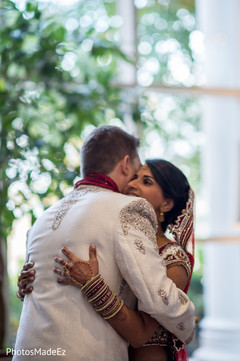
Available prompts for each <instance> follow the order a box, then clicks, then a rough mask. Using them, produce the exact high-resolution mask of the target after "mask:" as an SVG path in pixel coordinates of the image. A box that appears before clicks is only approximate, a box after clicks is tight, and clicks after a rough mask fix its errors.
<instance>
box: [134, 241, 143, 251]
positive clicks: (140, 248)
mask: <svg viewBox="0 0 240 361" xmlns="http://www.w3.org/2000/svg"><path fill="white" fill-rule="evenodd" d="M134 244H135V245H136V247H137V250H138V251H139V252H141V253H142V254H145V253H146V250H145V247H144V245H143V242H142V241H138V240H137V239H136V240H135V241H134Z"/></svg>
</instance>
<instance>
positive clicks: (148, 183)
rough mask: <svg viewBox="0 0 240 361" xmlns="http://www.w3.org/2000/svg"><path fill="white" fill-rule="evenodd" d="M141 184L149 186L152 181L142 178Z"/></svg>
mask: <svg viewBox="0 0 240 361" xmlns="http://www.w3.org/2000/svg"><path fill="white" fill-rule="evenodd" d="M143 184H145V185H147V186H150V185H152V184H153V183H152V181H151V180H150V179H144V180H143Z"/></svg>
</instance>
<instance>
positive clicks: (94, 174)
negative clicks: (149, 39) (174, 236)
mask: <svg viewBox="0 0 240 361" xmlns="http://www.w3.org/2000/svg"><path fill="white" fill-rule="evenodd" d="M138 143H139V142H138V140H137V139H136V138H135V137H133V136H131V135H129V134H128V133H126V132H124V131H123V130H121V129H120V128H117V127H112V126H102V127H99V128H96V129H95V130H94V131H93V132H92V133H91V134H90V136H89V137H88V138H87V139H86V141H85V143H84V145H83V147H82V154H81V170H82V175H83V177H84V179H83V180H82V181H80V184H79V185H78V184H77V186H76V188H75V189H74V190H73V191H72V192H71V193H70V194H69V195H68V196H66V197H65V198H63V199H62V200H60V201H59V202H57V203H56V204H55V205H53V206H52V207H50V208H49V209H48V210H46V211H45V212H44V213H43V215H42V216H41V217H40V218H39V219H38V220H37V221H36V222H35V224H34V225H33V227H32V228H31V230H30V231H29V234H28V242H27V258H28V260H29V261H34V263H35V266H34V267H35V270H36V273H37V277H36V281H35V282H34V291H33V292H32V293H31V294H29V295H27V296H26V297H25V300H24V304H23V310H22V315H21V320H20V325H19V330H18V334H17V339H16V346H15V350H14V354H15V355H14V357H13V360H14V361H19V360H24V361H25V360H26V359H27V357H26V356H27V355H31V360H39V361H40V360H41V361H44V360H54V359H57V360H58V358H59V359H61V360H67V361H70V360H71V361H94V360H98V361H127V360H128V353H127V347H128V345H127V343H126V341H124V340H123V339H122V338H121V337H120V336H119V335H118V334H117V333H116V332H115V331H114V330H113V329H112V328H111V327H110V326H109V324H108V323H107V322H106V321H105V320H104V319H102V318H101V317H100V316H99V315H98V314H97V313H96V312H95V311H94V310H93V309H92V308H91V307H90V306H89V305H88V303H87V300H86V298H84V296H83V295H82V293H81V292H80V290H79V289H77V288H69V287H62V286H61V285H59V284H57V282H56V278H55V275H54V273H53V272H52V269H53V266H54V261H53V259H54V257H55V256H56V255H57V254H59V253H60V249H61V248H62V247H63V246H66V247H68V248H69V249H71V250H72V251H73V252H74V253H76V254H78V255H79V257H81V258H85V259H87V258H88V248H89V244H90V243H92V242H94V243H95V244H96V246H97V249H98V259H99V264H100V273H101V274H102V276H103V278H104V279H105V280H106V282H107V283H108V285H109V286H110V288H111V289H112V290H114V291H115V292H116V293H117V294H118V296H120V297H121V299H122V300H123V301H124V303H125V304H126V305H128V306H130V307H132V308H134V306H135V305H136V299H138V307H139V309H141V310H142V311H145V312H146V313H148V314H151V315H152V317H154V318H156V319H157V321H158V322H159V323H161V324H162V325H163V326H164V327H166V328H167V329H168V330H169V331H171V332H172V333H174V334H175V335H176V336H177V337H178V338H179V339H180V340H182V341H183V342H185V341H186V340H188V339H189V338H191V337H192V335H193V334H194V325H195V322H194V307H193V305H192V303H191V302H190V301H189V300H188V298H187V297H186V296H185V295H184V302H182V301H181V299H182V298H181V297H179V293H181V291H180V290H178V289H177V288H176V286H175V285H174V284H173V282H172V281H171V280H169V279H168V278H167V276H166V270H165V268H164V267H163V265H161V262H159V255H158V252H156V239H155V233H156V229H157V222H156V216H155V213H154V211H153V209H152V207H151V206H150V204H149V203H148V202H147V201H145V200H144V199H142V198H136V197H131V196H125V195H123V194H121V192H123V190H124V188H125V186H126V185H127V183H128V182H129V180H130V179H132V177H133V175H134V174H135V173H136V171H137V170H138V168H139V167H140V160H139V157H138V153H137V147H138ZM139 244H141V245H142V246H143V247H144V250H145V252H141V249H139ZM152 270H154V272H152ZM163 293H164V295H165V296H164V299H163V298H162V297H161V295H162V294H163ZM166 298H167V300H168V302H166ZM179 325H181V327H179ZM49 356H51V357H49Z"/></svg>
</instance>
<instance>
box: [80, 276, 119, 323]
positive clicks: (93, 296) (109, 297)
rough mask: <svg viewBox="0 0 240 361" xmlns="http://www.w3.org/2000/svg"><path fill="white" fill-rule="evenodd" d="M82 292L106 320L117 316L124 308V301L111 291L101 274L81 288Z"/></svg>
mask: <svg viewBox="0 0 240 361" xmlns="http://www.w3.org/2000/svg"><path fill="white" fill-rule="evenodd" d="M81 291H82V292H83V293H84V294H85V295H86V296H87V299H88V302H89V303H90V304H91V305H92V306H93V307H94V308H95V310H96V311H97V312H98V313H99V314H100V315H101V316H102V317H103V318H104V319H105V320H108V319H110V318H112V317H113V316H115V315H116V314H117V313H118V312H119V311H120V310H121V308H122V307H123V304H124V303H123V300H121V299H119V298H118V296H117V295H116V293H115V292H113V291H111V290H110V289H109V287H108V285H107V284H106V283H105V281H104V279H103V278H102V277H101V275H100V274H99V273H98V274H97V275H95V276H93V277H92V278H91V279H90V280H89V281H87V283H85V284H84V286H82V287H81Z"/></svg>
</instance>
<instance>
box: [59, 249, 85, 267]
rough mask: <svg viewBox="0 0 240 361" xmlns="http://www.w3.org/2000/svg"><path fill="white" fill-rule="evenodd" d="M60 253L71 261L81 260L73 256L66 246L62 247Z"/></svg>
mask: <svg viewBox="0 0 240 361" xmlns="http://www.w3.org/2000/svg"><path fill="white" fill-rule="evenodd" d="M62 253H63V254H64V255H65V256H66V257H67V258H68V259H69V260H70V261H72V262H74V263H75V262H77V261H81V260H80V259H79V258H78V257H76V256H75V254H74V253H73V252H71V251H70V249H68V248H67V247H63V248H62Z"/></svg>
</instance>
